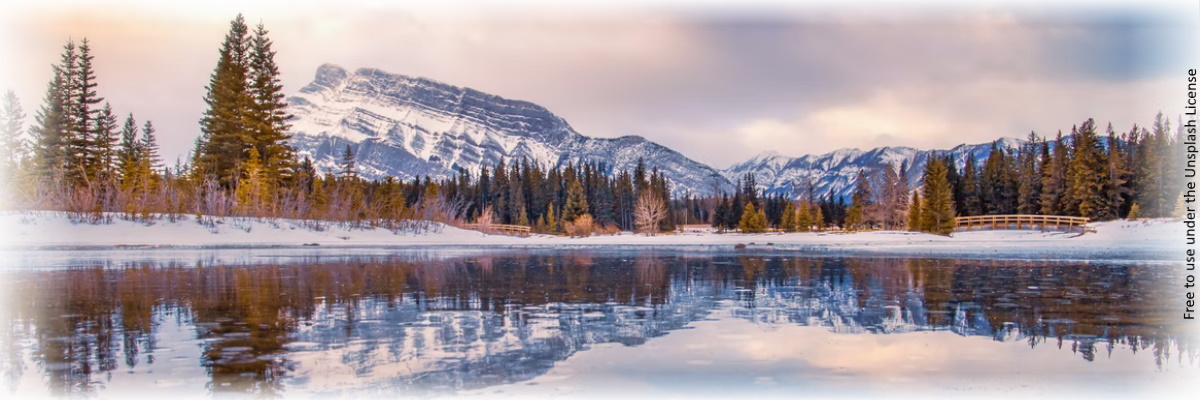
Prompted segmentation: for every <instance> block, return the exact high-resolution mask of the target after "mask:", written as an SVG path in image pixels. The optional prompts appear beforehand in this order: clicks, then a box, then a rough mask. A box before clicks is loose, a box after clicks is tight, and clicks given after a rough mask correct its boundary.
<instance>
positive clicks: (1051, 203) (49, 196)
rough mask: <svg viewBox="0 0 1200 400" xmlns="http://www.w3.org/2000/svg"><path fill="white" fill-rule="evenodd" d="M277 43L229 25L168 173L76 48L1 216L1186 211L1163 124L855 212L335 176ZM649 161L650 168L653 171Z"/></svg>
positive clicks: (537, 220)
mask: <svg viewBox="0 0 1200 400" xmlns="http://www.w3.org/2000/svg"><path fill="white" fill-rule="evenodd" d="M272 46H273V42H272V40H271V39H270V38H269V37H268V31H267V29H266V28H265V27H264V26H263V25H261V24H259V25H257V26H255V27H254V28H253V29H251V28H250V27H249V26H247V25H246V23H245V20H244V18H243V17H242V16H240V15H239V16H238V17H237V18H236V19H234V20H233V21H232V22H231V23H230V29H229V31H228V33H227V34H226V36H225V38H224V40H223V42H222V43H221V46H220V51H219V57H218V59H217V63H216V67H215V68H214V70H213V72H212V75H211V77H210V79H209V84H208V86H207V95H206V97H205V102H206V104H207V110H206V111H205V112H204V114H203V115H202V116H201V118H200V120H199V128H200V132H201V135H200V136H199V137H197V138H196V140H195V147H194V148H193V150H192V151H191V154H190V155H189V156H188V157H186V158H184V159H180V160H177V161H176V162H175V163H174V165H170V166H168V165H165V162H164V160H162V157H161V155H160V154H159V148H158V144H157V137H156V135H157V134H158V132H157V131H156V129H155V127H154V125H153V123H152V122H151V121H149V120H147V121H145V122H144V123H142V122H139V121H138V120H137V119H136V118H135V116H134V115H133V114H127V115H125V117H124V118H121V116H120V115H119V113H118V112H117V111H115V110H113V109H112V107H111V106H110V105H109V104H108V103H106V102H105V100H104V98H103V97H102V96H101V95H100V92H99V90H98V84H97V76H96V71H95V68H94V66H93V62H94V58H95V57H94V56H93V54H92V50H91V43H90V42H89V41H88V40H87V39H86V38H85V39H83V40H82V41H80V42H79V43H78V44H77V43H75V42H74V41H68V42H67V43H66V44H65V45H64V46H63V50H62V55H61V58H60V59H59V60H58V63H57V64H55V65H54V66H53V78H52V79H51V81H50V82H49V83H48V84H47V87H46V93H45V97H44V99H43V101H42V103H41V105H40V106H39V108H38V109H37V111H36V113H35V115H33V119H32V122H31V124H29V126H28V127H27V126H26V122H25V119H26V117H27V116H26V115H25V112H24V110H23V109H22V107H21V104H20V101H19V99H18V98H17V96H16V95H15V93H14V92H12V91H9V92H8V93H7V94H6V95H5V96H4V99H3V103H4V104H3V114H2V115H0V147H3V148H4V149H6V150H7V151H5V152H4V154H3V156H2V157H0V158H2V159H0V168H2V169H3V171H4V173H3V174H0V175H2V178H0V179H3V181H2V182H0V185H3V189H4V199H3V208H5V209H10V210H52V211H65V212H68V213H69V214H70V215H71V216H72V218H73V219H75V220H77V221H80V222H88V223H105V222H107V221H111V220H112V218H114V217H116V218H124V219H131V220H138V221H147V222H149V221H153V220H155V219H159V218H168V219H170V218H178V217H179V216H182V215H189V214H191V215H196V216H198V217H201V218H200V220H201V221H203V218H202V217H205V216H241V217H253V218H288V219H296V220H305V221H310V222H311V226H313V227H314V228H318V229H319V228H320V226H322V224H323V223H347V224H351V225H353V226H365V227H367V226H369V227H386V228H388V229H393V230H408V229H413V228H415V227H419V226H424V225H421V224H426V223H428V222H429V221H435V222H444V223H449V224H461V223H467V222H472V223H480V224H482V225H484V226H486V225H487V224H492V223H496V224H514V225H525V226H531V227H533V231H535V232H538V233H547V234H568V235H571V236H587V235H591V234H595V233H614V232H617V231H636V232H642V233H647V234H656V233H661V232H671V231H675V230H676V229H677V228H678V227H679V226H681V225H695V224H706V225H710V226H712V227H714V228H716V230H717V231H718V232H726V231H740V232H746V233H754V232H765V231H768V230H780V231H787V232H804V231H819V230H827V229H837V230H843V231H860V230H873V229H893V230H895V229H899V230H905V229H907V230H913V231H923V232H931V233H937V234H949V233H950V232H951V231H952V230H953V220H954V217H955V216H969V215H984V214H1018V213H1019V214H1045V215H1069V216H1081V217H1087V218H1090V219H1091V220H1097V221H1102V220H1111V219H1117V218H1145V217H1169V216H1175V215H1178V210H1179V209H1180V208H1181V205H1182V202H1181V200H1182V198H1181V196H1180V191H1179V189H1180V187H1179V186H1180V185H1179V183H1180V182H1181V181H1180V178H1181V177H1180V174H1181V171H1182V157H1181V151H1180V146H1179V143H1180V140H1181V137H1182V130H1181V129H1180V128H1182V123H1179V124H1176V126H1175V128H1176V130H1175V131H1174V132H1172V127H1171V123H1170V120H1169V119H1168V118H1167V117H1164V116H1163V115H1162V114H1161V113H1160V114H1159V115H1157V116H1156V117H1155V118H1154V121H1153V123H1152V124H1151V126H1150V127H1149V129H1147V128H1145V127H1139V126H1137V125H1135V126H1133V127H1131V128H1130V129H1129V130H1127V131H1121V132H1118V131H1116V130H1114V128H1113V126H1112V125H1111V124H1109V125H1108V126H1107V128H1105V131H1104V132H1103V133H1101V132H1100V131H1099V129H1100V128H1099V127H1098V126H1097V123H1096V121H1095V120H1094V119H1090V118H1089V119H1087V120H1085V121H1082V122H1081V123H1079V124H1077V125H1075V126H1073V127H1071V128H1070V131H1069V133H1067V134H1063V132H1061V131H1060V132H1058V133H1057V135H1056V136H1054V137H1053V138H1052V139H1051V138H1047V137H1043V136H1040V135H1038V134H1036V133H1033V132H1031V133H1030V134H1029V135H1028V139H1027V140H1026V141H1025V143H1024V144H1023V145H1021V146H1020V147H1019V148H1007V147H1005V146H1000V145H998V144H996V145H993V147H992V149H991V151H990V153H989V154H988V156H987V157H986V158H985V159H982V160H976V159H974V157H971V156H968V157H967V158H966V159H965V160H955V159H953V157H951V156H949V155H940V156H935V157H933V159H931V160H929V161H928V162H927V163H926V164H925V167H924V169H923V170H922V171H920V172H919V174H920V179H919V180H917V182H920V185H917V186H916V187H910V185H909V183H908V182H909V179H906V177H910V176H912V175H913V173H912V172H910V171H909V170H908V169H909V167H908V164H907V162H906V163H904V164H902V165H899V166H896V165H882V166H880V167H879V168H872V169H867V170H864V171H861V172H859V174H858V176H857V180H856V182H857V183H856V189H855V191H854V194H853V195H852V196H851V197H850V198H849V199H843V198H834V197H833V196H832V195H830V196H825V197H817V196H814V195H813V189H812V188H813V185H812V183H811V182H802V183H801V184H800V185H798V187H805V188H807V190H799V191H798V192H799V193H792V194H791V195H784V194H775V195H771V196H767V195H764V194H763V191H762V190H761V189H760V188H759V187H758V185H757V183H756V181H755V177H754V176H753V175H746V176H743V177H741V179H740V181H739V182H738V184H737V187H738V188H737V190H735V191H733V192H732V193H696V194H685V195H681V196H675V197H672V190H671V187H670V185H671V183H670V182H669V180H668V179H667V178H666V177H665V175H664V174H662V173H661V172H660V171H658V170H657V169H655V168H652V167H647V162H646V160H642V161H641V162H639V163H638V166H637V168H635V169H634V170H633V171H614V170H612V168H611V167H609V166H607V165H604V164H600V163H578V164H570V165H565V166H561V167H554V168H544V167H542V166H540V164H539V163H537V162H535V160H527V159H519V160H517V159H513V160H501V161H500V162H499V163H498V164H497V165H495V166H493V167H492V168H483V169H482V170H481V171H478V172H474V173H468V172H465V171H464V172H461V173H460V175H459V176H457V177H456V178H453V179H439V180H435V179H431V178H429V177H425V178H423V179H414V180H412V181H411V182H406V181H401V180H398V179H396V178H393V177H389V178H385V179H381V180H376V181H367V180H365V179H362V178H361V177H359V176H358V174H357V173H356V165H355V155H354V149H353V148H352V147H349V146H347V148H346V149H345V150H344V152H342V157H341V160H340V162H339V164H338V167H337V170H335V171H325V172H324V173H322V172H321V171H318V170H317V169H316V168H315V167H314V163H313V160H311V159H308V158H301V157H298V156H297V155H296V151H295V149H294V148H293V147H292V146H291V145H290V144H289V139H290V134H289V129H290V126H289V122H288V121H289V119H290V117H291V116H290V115H289V114H288V112H287V104H286V102H285V101H284V97H285V96H284V92H283V86H282V84H281V81H280V77H279V66H278V65H277V64H276V63H275V54H276V53H275V51H274V50H273V49H272ZM649 164H653V162H652V160H651V162H650V163H649Z"/></svg>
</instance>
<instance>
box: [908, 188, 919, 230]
mask: <svg viewBox="0 0 1200 400" xmlns="http://www.w3.org/2000/svg"><path fill="white" fill-rule="evenodd" d="M917 192H918V191H916V190H914V191H913V194H912V200H910V201H909V202H908V230H910V231H913V232H920V231H921V223H922V221H921V207H922V205H921V196H920V195H919V194H918V193H917Z"/></svg>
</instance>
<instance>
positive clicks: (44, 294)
mask: <svg viewBox="0 0 1200 400" xmlns="http://www.w3.org/2000/svg"><path fill="white" fill-rule="evenodd" d="M1167 269H1168V268H1167V267H1164V266H1148V267H1143V266H1137V265H1107V264H1094V263H1063V262H1031V261H1007V260H1006V261H986V260H979V261H976V260H930V259H897V258H877V259H873V258H846V259H842V258H805V257H794V256H787V255H780V254H758V255H754V254H751V255H698V254H688V253H673V252H664V253H654V252H624V253H622V252H615V253H613V252H610V253H603V252H601V253H593V252H588V251H564V252H537V251H527V252H505V253H503V254H497V255H494V256H475V257H462V258H453V259H440V260H434V259H427V260H422V259H414V258H412V257H400V256H397V257H375V258H369V259H354V260H340V261H336V262H322V261H319V260H311V262H303V263H296V264H290V265H257V266H223V265H218V266H211V265H179V264H167V265H158V264H145V265H135V266H122V267H115V266H109V265H103V264H97V265H92V266H82V267H77V268H71V269H64V270H52V271H18V272H9V273H5V274H4V276H2V277H0V278H2V279H3V280H4V282H7V283H6V285H7V286H8V288H6V289H7V290H5V293H6V296H7V298H6V299H5V304H7V306H6V307H4V309H3V310H0V318H2V320H3V323H4V324H5V325H4V331H3V332H2V335H0V346H2V347H3V349H2V351H0V357H2V358H0V367H2V368H3V372H4V381H5V382H6V385H7V386H9V387H15V386H16V385H17V383H18V382H19V381H20V380H21V379H22V374H25V373H30V372H31V371H30V370H31V369H32V370H33V373H37V374H40V375H43V376H45V379H44V381H45V382H46V384H47V385H48V388H49V390H50V393H51V394H52V395H56V396H62V395H74V394H87V393H96V392H98V391H100V390H101V389H102V388H103V384H104V382H106V381H108V380H110V379H112V373H113V372H114V371H115V370H118V369H119V368H120V366H121V365H123V366H124V369H126V370H135V371H136V370H138V369H139V368H145V367H147V366H149V365H152V364H154V362H155V360H156V359H155V350H156V349H158V348H159V346H160V343H159V342H160V341H161V338H160V337H159V334H158V330H159V329H160V327H161V326H162V325H163V324H176V325H179V326H185V327H189V328H190V329H191V330H193V331H194V332H195V339H198V340H199V341H200V343H202V346H203V349H202V356H201V359H200V360H198V362H199V365H200V366H202V367H203V368H204V369H205V372H206V374H207V375H208V376H209V377H210V378H211V380H210V382H209V383H208V387H209V390H211V391H212V392H214V393H221V392H239V393H250V394H257V395H268V396H271V395H279V394H282V393H283V392H284V390H285V389H286V388H285V386H287V385H289V384H290V385H298V386H302V387H306V388H307V389H311V390H317V391H324V390H332V391H337V390H343V389H346V388H344V387H341V386H338V385H337V384H326V385H324V386H322V385H321V384H320V383H319V382H315V381H314V380H313V379H314V378H317V376H314V375H319V374H317V373H314V372H313V371H314V369H313V368H314V367H313V366H312V365H311V364H313V363H311V362H308V361H311V360H313V359H314V357H333V360H335V361H336V362H335V364H337V365H338V368H339V371H343V372H344V374H345V376H346V377H347V378H346V380H356V379H357V380H359V381H364V382H365V381H368V380H369V381H371V383H370V386H372V387H375V388H382V390H392V391H395V390H403V391H409V392H414V393H429V392H445V391H454V390H460V389H472V388H481V387H487V386H491V385H497V384H503V383H511V382H519V381H523V380H528V379H531V378H533V377H536V376H538V375H541V374H543V373H545V372H546V371H547V370H549V369H550V368H551V367H552V366H553V365H554V363H555V362H557V361H560V360H564V359H566V358H568V357H570V356H571V355H572V354H575V353H576V352H578V351H581V350H585V349H587V348H589V347H590V346H591V345H594V344H599V343H621V344H624V345H627V346H636V345H639V344H642V343H645V342H646V341H647V340H649V339H651V338H654V337H657V336H661V335H665V334H667V333H668V332H670V331H672V330H675V329H680V328H683V327H685V326H686V325H688V324H689V323H690V322H693V321H697V320H700V319H704V318H707V317H710V316H712V315H713V314H714V313H728V315H731V316H733V317H736V318H742V319H746V320H750V321H754V322H756V323H759V324H799V325H810V326H825V327H829V329H831V330H833V331H834V332H839V333H846V334H900V333H905V332H913V331H928V330H949V331H953V332H955V333H957V334H959V335H963V336H980V335H982V336H989V337H991V338H993V339H994V340H998V341H1017V340H1020V341H1025V342H1027V343H1028V344H1029V346H1030V347H1036V346H1038V345H1042V344H1045V343H1047V342H1049V343H1050V344H1051V345H1053V346H1057V347H1058V348H1062V349H1064V351H1068V350H1069V351H1073V352H1075V353H1078V354H1079V357H1080V358H1082V359H1083V360H1086V361H1093V360H1095V359H1096V358H1097V357H1098V356H1100V357H1103V355H1104V354H1105V353H1106V352H1107V353H1108V354H1110V355H1111V353H1112V352H1113V351H1115V350H1114V349H1116V348H1118V347H1120V348H1127V349H1129V350H1131V351H1133V352H1144V351H1149V352H1152V353H1153V355H1154V358H1155V360H1156V362H1157V363H1158V364H1159V365H1160V366H1161V365H1162V364H1163V363H1164V362H1167V361H1168V360H1169V359H1170V358H1171V354H1172V352H1174V354H1175V355H1176V356H1177V358H1178V359H1179V360H1180V361H1181V362H1185V363H1187V364H1189V365H1194V364H1195V361H1196V353H1195V351H1194V350H1193V349H1192V348H1191V347H1189V346H1190V344H1189V343H1186V341H1184V340H1181V338H1179V337H1177V335H1174V334H1173V333H1172V332H1174V331H1173V328H1172V326H1171V324H1172V323H1173V322H1174V319H1173V318H1172V317H1173V316H1174V315H1173V314H1172V315H1168V314H1167V313H1168V310H1167V309H1166V308H1165V307H1161V306H1160V304H1159V303H1158V302H1159V300H1158V299H1164V298H1169V297H1168V296H1170V295H1171V294H1170V293H1169V292H1167V291H1166V290H1165V289H1164V286H1165V285H1164V284H1162V282H1164V280H1166V279H1168V277H1167V276H1166V275H1165V274H1166V273H1165V272H1163V271H1164V270H1167ZM170 345H171V344H170V343H167V344H164V346H167V347H169V346H170ZM29 362H32V364H33V365H28V363H29ZM325 372H328V371H323V372H322V374H324V373H325ZM335 375H336V374H335ZM329 379H333V380H335V381H336V380H337V379H339V378H336V377H335V378H329ZM335 383H339V382H335ZM340 383H341V384H347V382H340ZM348 384H350V385H354V383H352V382H351V383H348ZM349 389H350V390H354V389H355V388H353V387H351V388H349Z"/></svg>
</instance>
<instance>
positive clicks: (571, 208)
mask: <svg viewBox="0 0 1200 400" xmlns="http://www.w3.org/2000/svg"><path fill="white" fill-rule="evenodd" d="M587 213H588V203H587V198H585V197H584V195H583V185H581V184H580V183H579V179H571V183H570V188H569V189H567V202H566V205H564V206H563V215H562V219H563V221H564V222H571V221H574V220H575V218H576V217H579V216H580V215H583V214H587Z"/></svg>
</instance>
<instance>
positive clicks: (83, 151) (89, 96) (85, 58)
mask: <svg viewBox="0 0 1200 400" xmlns="http://www.w3.org/2000/svg"><path fill="white" fill-rule="evenodd" d="M94 59H95V56H93V55H92V54H91V45H90V43H89V42H88V40H87V38H84V39H83V41H82V42H81V43H80V46H79V55H78V59H77V62H78V64H77V69H76V72H75V74H76V83H75V85H74V86H75V88H74V90H75V92H74V93H73V95H74V96H76V98H75V101H73V102H72V104H73V105H74V106H75V110H74V115H73V116H72V118H71V119H72V120H73V121H74V128H75V132H74V133H73V134H72V135H71V136H72V139H73V140H74V141H73V142H72V143H71V148H72V150H71V151H72V152H73V153H74V154H75V155H76V156H75V157H77V160H78V161H77V162H76V164H77V165H78V167H77V168H78V169H80V174H81V175H82V176H81V177H80V178H81V179H83V180H85V181H95V180H96V179H97V178H99V176H100V174H101V173H102V171H103V170H104V166H103V165H101V164H100V159H101V158H103V156H102V155H100V154H97V151H98V150H100V149H99V148H98V147H97V146H96V142H97V136H98V132H96V129H97V124H96V119H97V118H98V116H99V113H100V112H101V109H100V108H99V104H100V103H101V102H103V101H104V99H103V98H101V97H100V96H99V94H98V93H97V92H96V86H97V83H96V71H95V70H94V69H93V67H92V60H94Z"/></svg>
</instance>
